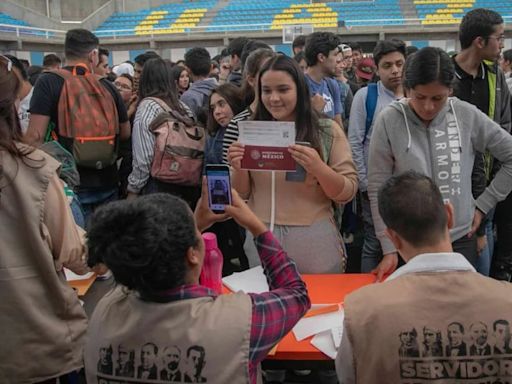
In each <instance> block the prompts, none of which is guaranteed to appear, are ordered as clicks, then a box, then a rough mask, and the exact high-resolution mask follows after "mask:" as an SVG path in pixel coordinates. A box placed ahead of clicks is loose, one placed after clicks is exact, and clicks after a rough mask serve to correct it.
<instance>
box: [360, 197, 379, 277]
mask: <svg viewBox="0 0 512 384" xmlns="http://www.w3.org/2000/svg"><path fill="white" fill-rule="evenodd" d="M361 209H362V214H363V231H364V243H363V249H362V251H361V272H362V273H369V272H371V271H372V270H373V269H374V268H376V267H377V265H379V262H380V261H381V260H382V249H381V247H380V242H379V239H377V236H376V235H375V227H374V226H373V218H372V211H371V207H370V200H369V199H368V194H367V193H366V192H363V193H362V194H361Z"/></svg>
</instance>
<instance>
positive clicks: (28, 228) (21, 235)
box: [0, 145, 87, 383]
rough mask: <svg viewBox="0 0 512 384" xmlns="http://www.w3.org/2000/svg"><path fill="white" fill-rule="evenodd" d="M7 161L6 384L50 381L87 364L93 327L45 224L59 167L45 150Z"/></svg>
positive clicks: (1, 240)
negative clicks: (85, 356)
mask: <svg viewBox="0 0 512 384" xmlns="http://www.w3.org/2000/svg"><path fill="white" fill-rule="evenodd" d="M20 146H21V145H20ZM21 148H24V149H27V147H26V146H21ZM0 164H1V165H2V167H3V168H4V173H5V175H6V176H4V177H3V178H0V188H1V197H0V295H1V296H0V297H1V299H0V345H1V346H0V383H27V382H34V381H36V382H37V381H44V380H46V379H49V378H54V377H57V376H60V375H63V374H66V373H69V372H71V371H73V370H76V369H78V368H81V367H82V366H83V365H82V364H83V363H82V353H83V345H84V343H85V331H86V328H87V318H86V315H85V312H84V311H83V309H82V307H81V306H80V302H79V301H78V297H77V295H76V293H75V292H74V291H73V289H72V288H71V287H70V286H69V285H68V284H67V282H66V281H65V279H64V276H63V274H62V273H57V271H56V265H55V260H54V257H53V255H52V251H51V248H50V247H51V244H50V239H48V238H47V235H48V233H47V230H46V229H45V228H44V222H43V219H44V210H45V200H46V194H47V192H48V184H49V181H50V179H51V178H52V177H55V175H56V170H57V169H58V168H59V166H60V164H59V163H57V161H55V160H54V159H53V158H50V157H49V156H48V155H46V154H45V153H43V152H41V151H34V152H33V153H31V154H30V155H28V156H27V157H25V158H24V159H23V160H21V159H15V158H13V157H12V156H11V155H9V154H8V153H7V152H6V151H0ZM6 179H7V180H6ZM62 209H69V208H68V207H65V206H63V207H62ZM59 213H60V212H55V213H54V214H55V215H58V214H59Z"/></svg>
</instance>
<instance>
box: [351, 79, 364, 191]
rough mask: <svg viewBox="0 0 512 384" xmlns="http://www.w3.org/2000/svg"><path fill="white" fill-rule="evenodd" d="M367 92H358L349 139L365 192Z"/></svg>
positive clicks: (360, 183) (352, 113) (354, 101)
mask: <svg viewBox="0 0 512 384" xmlns="http://www.w3.org/2000/svg"><path fill="white" fill-rule="evenodd" d="M366 93H367V89H366V88H364V89H362V90H360V91H359V92H357V93H356V95H355V96H354V100H353V101H352V107H351V109H350V123H349V125H348V141H349V143H350V147H351V148H352V157H353V159H354V164H355V165H356V168H357V174H358V177H359V189H360V190H361V191H362V192H365V191H366V190H367V189H368V170H367V169H366V164H365V161H364V145H363V142H364V137H365V132H366V105H365V104H366Z"/></svg>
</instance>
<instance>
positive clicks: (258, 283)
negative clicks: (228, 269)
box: [222, 265, 269, 293]
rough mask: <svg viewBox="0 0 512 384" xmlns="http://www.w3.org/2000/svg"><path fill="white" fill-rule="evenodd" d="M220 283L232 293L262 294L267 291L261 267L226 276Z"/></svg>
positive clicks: (265, 279)
mask: <svg viewBox="0 0 512 384" xmlns="http://www.w3.org/2000/svg"><path fill="white" fill-rule="evenodd" d="M222 282H223V283H224V285H225V286H226V287H228V288H229V289H231V290H232V291H233V292H239V291H242V292H245V293H263V292H268V291H269V287H268V283H267V277H266V276H265V273H263V267H262V266H261V265H259V266H257V267H254V268H251V269H248V270H247V271H243V272H238V273H233V274H232V275H230V276H226V277H225V278H223V279H222Z"/></svg>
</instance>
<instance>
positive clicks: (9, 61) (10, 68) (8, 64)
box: [0, 55, 12, 72]
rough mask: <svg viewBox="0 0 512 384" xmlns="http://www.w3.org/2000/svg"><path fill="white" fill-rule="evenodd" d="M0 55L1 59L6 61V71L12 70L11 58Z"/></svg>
mask: <svg viewBox="0 0 512 384" xmlns="http://www.w3.org/2000/svg"><path fill="white" fill-rule="evenodd" d="M0 57H1V58H2V59H5V61H6V62H7V63H6V64H7V72H11V71H12V61H11V59H9V58H8V57H7V56H4V55H0Z"/></svg>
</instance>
